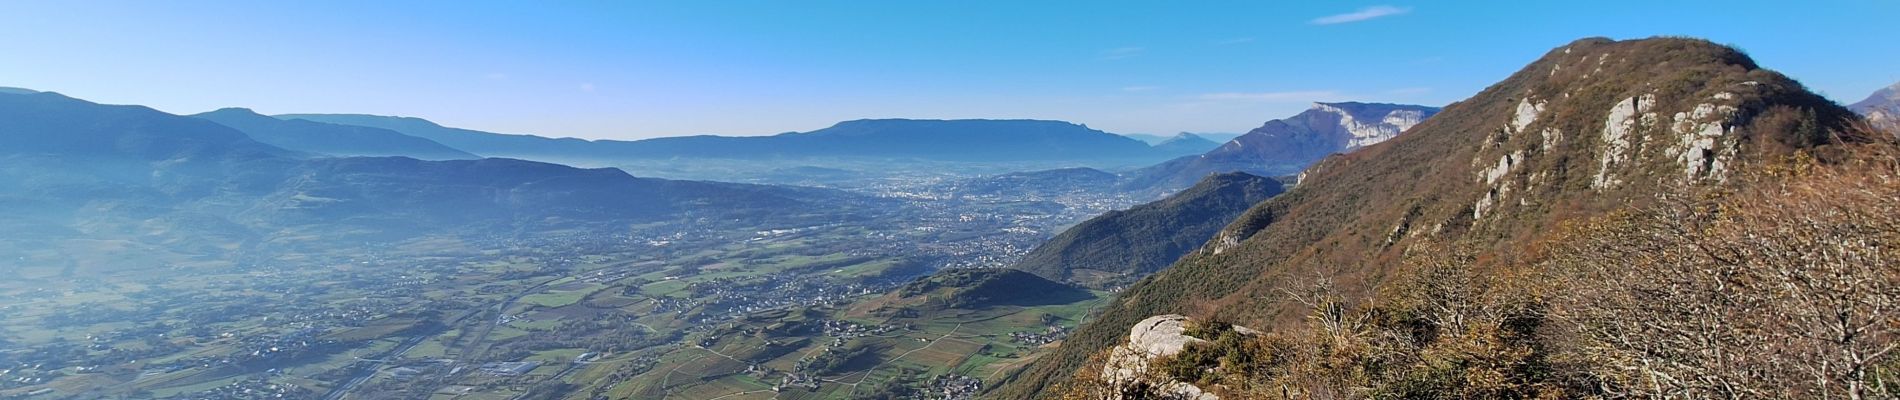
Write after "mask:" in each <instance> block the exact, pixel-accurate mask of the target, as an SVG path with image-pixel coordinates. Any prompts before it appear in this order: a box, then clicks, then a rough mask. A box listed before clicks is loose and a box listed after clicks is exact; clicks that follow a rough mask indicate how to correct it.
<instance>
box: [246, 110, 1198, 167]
mask: <svg viewBox="0 0 1900 400" xmlns="http://www.w3.org/2000/svg"><path fill="white" fill-rule="evenodd" d="M277 117H278V118H283V119H305V120H311V121H318V122H327V123H335V124H346V125H359V126H369V127H376V128H384V129H390V130H394V131H397V132H402V133H404V134H408V135H411V136H417V137H422V138H427V139H430V140H435V141H437V142H441V143H443V144H446V145H448V146H450V147H454V148H457V149H461V150H465V151H469V152H472V153H476V154H481V155H485V156H491V157H496V156H503V157H519V158H530V159H555V160H559V159H604V160H612V159H667V158H675V157H695V158H724V159H785V158H804V157H867V158H894V159H904V158H913V159H929V160H948V161H1096V160H1126V161H1137V162H1140V161H1146V162H1155V161H1160V160H1165V159H1167V158H1168V157H1172V156H1174V155H1172V154H1168V153H1165V152H1162V151H1157V150H1155V149H1153V148H1151V147H1150V146H1148V145H1147V144H1145V143H1143V142H1141V141H1139V140H1135V139H1132V138H1128V137H1126V136H1121V135H1116V134H1112V133H1108V132H1103V131H1100V130H1095V129H1090V128H1088V127H1087V126H1083V125H1080V124H1074V123H1069V122H1062V121H1047V120H986V119H965V120H922V119H864V120H853V121H845V122H839V123H837V124H836V125H833V126H831V127H827V128H824V129H819V130H814V131H810V132H788V133H782V134H777V135H771V136H714V135H698V136H677V137H663V138H653V139H644V140H634V141H622V140H582V139H572V138H563V139H555V138H546V137H540V136H533V135H514V134H497V133H489V132H481V131H475V130H468V129H458V128H448V127H443V126H441V125H438V124H435V123H433V122H430V121H427V120H423V119H420V118H409V117H385V116H374V115H361V114H284V115H277Z"/></svg>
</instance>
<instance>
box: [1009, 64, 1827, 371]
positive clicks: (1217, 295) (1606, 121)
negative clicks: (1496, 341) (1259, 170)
mask: <svg viewBox="0 0 1900 400" xmlns="http://www.w3.org/2000/svg"><path fill="white" fill-rule="evenodd" d="M1855 120H1856V119H1855V118H1854V117H1853V116H1852V114H1851V113H1849V112H1848V111H1847V110H1845V109H1843V108H1841V107H1839V106H1837V105H1835V104H1833V103H1832V102H1829V101H1827V100H1825V99H1823V98H1821V97H1820V96H1817V95H1815V94H1813V93H1810V92H1808V91H1807V90H1806V89H1805V88H1803V87H1802V86H1801V85H1800V84H1799V83H1797V82H1795V81H1793V80H1791V79H1789V78H1787V77H1785V76H1783V75H1781V74H1779V73H1776V72H1773V71H1770V70H1766V69H1761V68H1759V67H1758V66H1757V65H1756V64H1755V62H1754V61H1753V60H1751V59H1749V58H1748V57H1747V56H1746V55H1744V54H1742V53H1740V52H1739V51H1736V50H1734V49H1731V48H1728V47H1724V46H1720V45H1716V44H1713V43H1709V42H1707V41H1702V40H1693V39H1676V38H1660V39H1644V40H1630V41H1611V40H1608V39H1584V40H1579V41H1576V42H1573V43H1570V44H1568V45H1565V46H1563V47H1559V48H1557V49H1554V50H1552V51H1550V52H1549V53H1547V54H1546V55H1545V56H1544V57H1543V58H1541V59H1539V60H1537V61H1535V62H1533V63H1531V64H1530V65H1529V66H1527V67H1525V68H1524V69H1522V70H1520V71H1518V72H1517V73H1515V74H1513V75H1512V76H1511V77H1509V78H1508V79H1505V80H1504V81H1502V82H1500V83H1498V84H1495V85H1493V86H1491V87H1489V88H1487V89H1485V90H1484V91H1482V92H1480V93H1478V94H1477V95H1475V96H1473V97H1472V98H1470V99H1467V100H1465V101H1461V102H1458V103H1455V104H1452V105H1449V106H1447V107H1446V108H1445V109H1444V112H1442V113H1440V114H1439V115H1437V116H1435V117H1433V118H1431V119H1429V120H1427V121H1425V122H1424V123H1421V124H1419V125H1418V126H1416V127H1414V128H1413V129H1411V130H1409V131H1407V132H1406V134H1404V135H1401V136H1399V137H1397V138H1395V139H1393V140H1390V141H1387V142H1383V143H1380V144H1376V145H1372V146H1368V147H1366V148H1363V149H1360V150H1359V151H1355V152H1352V153H1348V154H1344V155H1336V156H1331V157H1328V158H1326V159H1325V160H1322V161H1320V162H1319V163H1317V164H1316V165H1314V166H1313V167H1311V168H1309V169H1307V170H1306V171H1305V172H1304V173H1303V174H1302V178H1301V179H1300V183H1299V184H1298V185H1297V186H1296V187H1294V188H1293V189H1292V190H1290V191H1289V192H1287V193H1285V194H1282V195H1280V196H1278V197H1275V198H1273V199H1269V200H1267V201H1265V202H1262V203H1261V204H1259V205H1256V206H1254V207H1253V209H1251V210H1249V211H1248V212H1247V213H1246V214H1244V215H1242V216H1241V217H1239V218H1238V219H1236V220H1235V221H1233V222H1232V223H1231V224H1229V225H1228V226H1227V227H1226V228H1224V229H1223V230H1222V231H1221V233H1219V234H1218V235H1216V237H1215V238H1213V239H1212V240H1211V241H1210V243H1208V244H1207V245H1205V246H1203V247H1202V249H1201V250H1199V251H1197V252H1195V253H1193V254H1190V255H1188V256H1187V257H1184V258H1183V259H1182V260H1181V261H1179V262H1177V263H1176V264H1175V265H1174V266H1172V267H1170V268H1168V269H1166V270H1163V271H1162V272H1161V273H1158V274H1156V275H1155V276H1153V277H1150V278H1149V279H1146V280H1143V281H1142V282H1140V283H1138V284H1136V285H1134V286H1133V287H1131V288H1130V289H1129V290H1127V291H1125V292H1123V293H1122V294H1121V295H1120V297H1119V298H1118V299H1117V300H1116V301H1115V302H1114V305H1113V306H1111V307H1110V308H1109V309H1108V310H1106V311H1105V312H1104V313H1103V314H1102V316H1101V317H1100V318H1098V319H1097V320H1096V321H1094V322H1091V323H1090V324H1087V325H1085V326H1084V327H1083V328H1081V329H1079V330H1078V331H1077V333H1076V334H1075V335H1072V336H1071V337H1070V340H1068V341H1066V342H1065V343H1064V345H1063V347H1062V348H1061V349H1060V350H1059V351H1058V352H1056V353H1054V354H1051V355H1050V356H1048V357H1045V358H1042V359H1040V360H1039V361H1038V362H1037V363H1036V365H1034V366H1032V367H1030V368H1028V369H1026V371H1025V372H1023V373H1021V374H1018V375H1016V376H1013V377H1012V379H1011V382H1009V383H1007V384H1006V385H1005V386H1004V387H1002V388H1001V389H999V390H996V391H994V392H993V393H992V394H993V395H994V396H995V397H997V398H1031V397H1045V396H1048V394H1050V393H1053V392H1049V391H1050V390H1053V389H1055V388H1056V387H1058V386H1059V385H1060V384H1062V382H1064V381H1065V380H1066V379H1068V377H1069V376H1070V373H1071V372H1072V371H1074V370H1075V368H1076V367H1077V366H1080V365H1082V364H1083V362H1084V361H1085V360H1086V359H1088V357H1089V356H1090V355H1091V354H1096V353H1098V352H1100V351H1102V350H1103V349H1106V348H1108V347H1109V346H1112V345H1114V344H1115V343H1116V342H1117V341H1119V340H1120V339H1121V337H1120V336H1121V334H1120V332H1127V329H1128V327H1129V326H1131V325H1133V324H1135V323H1136V322H1137V321H1140V320H1142V319H1145V318H1147V317H1149V316H1153V315H1159V314H1169V313H1187V312H1198V313H1200V314H1204V315H1209V316H1213V317H1218V318H1220V319H1223V320H1228V321H1234V322H1235V323H1238V324H1246V325H1250V326H1256V327H1263V328H1266V330H1272V328H1273V327H1275V326H1278V325H1279V324H1285V323H1288V322H1289V321H1292V320H1295V319H1296V318H1297V315H1298V313H1297V312H1295V309H1296V307H1294V306H1293V305H1292V304H1290V303H1292V302H1290V301H1289V300H1288V299H1287V296H1286V292H1285V290H1286V289H1287V288H1288V287H1289V286H1292V285H1295V284H1296V283H1295V282H1297V281H1300V280H1302V279H1310V278H1313V277H1325V278H1327V279H1329V280H1330V281H1332V282H1334V284H1335V285H1336V289H1337V290H1338V291H1339V293H1340V294H1341V295H1343V296H1345V297H1346V298H1347V299H1358V298H1364V297H1365V296H1367V295H1368V294H1370V293H1372V292H1373V291H1374V290H1376V288H1378V287H1379V285H1380V283H1381V282H1383V281H1384V279H1386V278H1387V277H1388V276H1390V275H1391V274H1393V273H1394V272H1395V271H1394V268H1396V266H1397V264H1398V263H1396V262H1395V261H1396V260H1397V258H1398V256H1399V255H1400V254H1401V253H1403V252H1404V251H1405V249H1407V248H1412V247H1414V246H1419V245H1425V244H1431V243H1454V242H1455V243H1459V244H1464V245H1469V246H1472V247H1474V248H1478V249H1484V250H1483V251H1482V252H1481V253H1480V254H1477V255H1475V257H1474V259H1476V260H1480V265H1504V264H1509V263H1512V262H1516V261H1521V259H1520V258H1521V257H1524V256H1525V254H1527V252H1526V247H1525V246H1528V245H1529V244H1531V243H1534V242H1537V241H1539V240H1545V239H1548V237H1547V236H1546V235H1549V234H1550V232H1552V231H1554V230H1555V228H1557V227H1559V226H1561V225H1562V224H1564V223H1565V222H1566V221H1574V220H1578V219H1580V218H1586V217H1589V216H1593V215H1601V214H1603V213H1605V212H1609V211H1613V210H1618V209H1624V208H1626V207H1630V206H1632V205H1638V204H1643V203H1647V202H1653V201H1655V200H1654V199H1655V196H1656V194H1658V193H1660V192H1661V191H1662V188H1665V187H1671V186H1681V185H1719V184H1722V183H1723V182H1725V181H1727V178H1729V177H1730V176H1732V175H1733V174H1735V173H1737V171H1739V170H1742V169H1746V168H1751V167H1752V166H1754V165H1758V164H1760V160H1764V159H1769V158H1772V157H1775V156H1776V155H1778V154H1787V153H1788V152H1789V151H1790V150H1793V149H1804V148H1815V147H1819V146H1824V145H1827V144H1830V143H1833V142H1835V141H1838V140H1856V139H1857V138H1855V137H1852V136H1846V135H1844V134H1843V133H1842V132H1845V131H1846V130H1845V129H1846V128H1847V126H1848V125H1849V124H1852V123H1854V122H1855ZM1197 305H1198V306H1197Z"/></svg>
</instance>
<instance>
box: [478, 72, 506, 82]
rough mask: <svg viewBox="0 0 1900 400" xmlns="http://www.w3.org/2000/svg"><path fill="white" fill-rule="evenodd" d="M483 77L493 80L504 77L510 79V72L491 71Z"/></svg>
mask: <svg viewBox="0 0 1900 400" xmlns="http://www.w3.org/2000/svg"><path fill="white" fill-rule="evenodd" d="M482 79H487V80H491V81H499V80H503V79H508V74H504V73H500V72H490V73H488V74H487V75H482Z"/></svg>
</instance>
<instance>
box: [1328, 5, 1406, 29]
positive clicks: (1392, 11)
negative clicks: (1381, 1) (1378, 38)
mask: <svg viewBox="0 0 1900 400" xmlns="http://www.w3.org/2000/svg"><path fill="white" fill-rule="evenodd" d="M1409 12H1412V8H1411V7H1393V6H1372V7H1366V8H1361V9H1359V11H1353V12H1349V13H1345V14H1338V15H1328V16H1324V17H1319V18H1314V19H1313V25H1332V24H1344V23H1352V22H1359V21H1365V20H1369V19H1373V18H1379V17H1390V16H1394V15H1399V14H1404V13H1409Z"/></svg>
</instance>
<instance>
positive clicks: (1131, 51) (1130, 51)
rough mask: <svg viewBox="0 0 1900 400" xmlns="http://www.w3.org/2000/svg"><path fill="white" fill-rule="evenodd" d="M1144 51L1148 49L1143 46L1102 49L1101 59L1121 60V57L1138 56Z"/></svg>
mask: <svg viewBox="0 0 1900 400" xmlns="http://www.w3.org/2000/svg"><path fill="white" fill-rule="evenodd" d="M1146 51H1148V49H1147V48H1145V47H1117V48H1113V49H1108V50H1102V55H1101V58H1102V59H1103V60H1123V59H1129V58H1134V57H1135V56H1139V55H1141V53H1142V52H1146Z"/></svg>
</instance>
